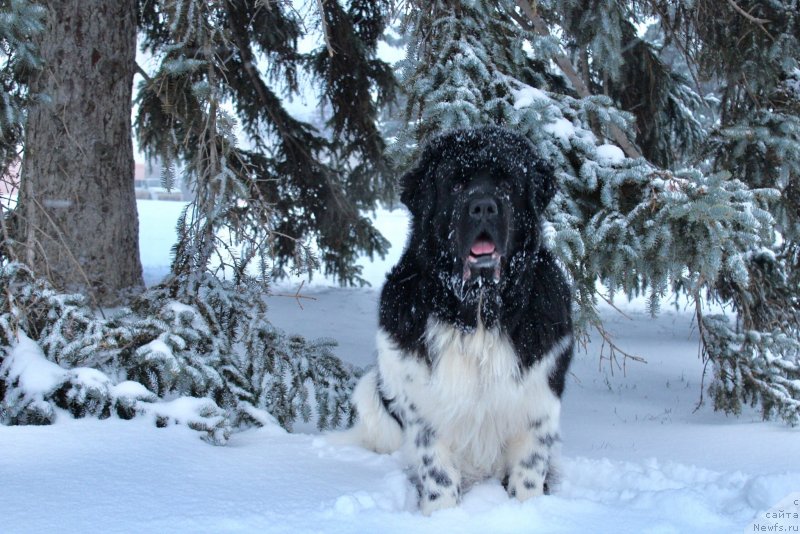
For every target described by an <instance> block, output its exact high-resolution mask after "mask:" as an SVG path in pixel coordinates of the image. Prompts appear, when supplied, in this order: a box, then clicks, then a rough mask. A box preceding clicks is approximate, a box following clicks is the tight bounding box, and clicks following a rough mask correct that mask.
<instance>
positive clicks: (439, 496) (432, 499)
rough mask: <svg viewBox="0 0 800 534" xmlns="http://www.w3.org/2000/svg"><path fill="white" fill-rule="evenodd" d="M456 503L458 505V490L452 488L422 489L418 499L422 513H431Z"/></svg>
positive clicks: (451, 506)
mask: <svg viewBox="0 0 800 534" xmlns="http://www.w3.org/2000/svg"><path fill="white" fill-rule="evenodd" d="M456 505H458V492H457V491H455V490H452V489H447V490H444V491H438V490H437V491H430V492H428V491H423V493H422V495H421V496H420V499H419V509H420V511H421V512H422V513H423V515H431V514H432V513H433V512H435V511H437V510H443V509H445V508H453V507H454V506H456Z"/></svg>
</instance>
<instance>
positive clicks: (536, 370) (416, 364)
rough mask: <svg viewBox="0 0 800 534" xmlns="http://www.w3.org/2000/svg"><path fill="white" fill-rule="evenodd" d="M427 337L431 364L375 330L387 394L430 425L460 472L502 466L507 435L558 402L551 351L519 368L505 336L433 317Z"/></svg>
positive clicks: (491, 471)
mask: <svg viewBox="0 0 800 534" xmlns="http://www.w3.org/2000/svg"><path fill="white" fill-rule="evenodd" d="M381 338H383V339H381ZM426 341H427V346H428V349H429V355H430V359H431V362H432V365H431V366H430V367H428V366H427V365H426V364H424V363H422V362H420V361H419V360H418V359H417V358H416V357H414V356H409V355H405V354H403V353H401V352H400V351H398V350H396V349H393V348H392V344H391V342H390V341H389V340H388V338H387V337H385V335H383V336H382V335H381V334H379V360H378V361H379V365H380V367H381V375H382V377H383V380H384V384H383V388H384V390H385V392H386V394H387V395H389V396H391V397H394V398H395V399H397V400H398V401H399V403H400V405H401V406H405V407H406V409H407V410H409V411H413V412H416V413H418V414H419V416H421V417H422V418H423V419H424V420H425V421H428V422H429V423H430V424H431V425H432V426H433V430H434V431H435V432H436V434H437V436H438V437H439V439H441V440H442V441H443V442H444V443H445V444H446V445H447V446H448V448H449V449H450V450H451V451H452V452H453V453H454V459H455V461H456V462H457V463H458V467H459V469H460V470H462V471H463V472H464V473H466V474H469V475H473V476H475V477H478V478H479V477H484V476H491V475H497V474H498V473H501V472H502V471H503V470H504V469H505V466H504V465H503V452H504V450H505V449H506V448H507V447H508V445H509V443H510V442H511V441H512V440H514V439H515V437H516V436H517V435H519V434H520V433H522V432H525V431H526V430H527V429H528V428H529V425H530V423H531V422H532V421H534V420H536V419H537V418H539V417H541V416H542V415H545V414H546V415H550V414H552V411H553V410H558V399H557V398H556V397H555V396H554V395H553V394H552V393H551V391H550V388H549V386H548V383H547V374H548V371H549V369H550V367H551V363H552V359H550V361H547V359H546V360H545V361H542V362H541V363H540V364H538V365H536V366H534V367H533V368H531V369H528V370H527V371H525V372H524V373H523V371H522V370H521V369H520V364H519V358H518V357H517V354H516V352H515V350H514V347H513V345H512V344H511V342H510V341H509V340H508V338H506V337H505V336H504V335H502V334H501V333H500V332H498V331H495V330H486V329H484V328H478V329H477V330H476V331H475V332H473V333H465V332H462V331H459V330H457V329H455V328H453V327H451V326H449V325H442V324H440V323H436V322H431V323H429V325H428V328H427V331H426ZM412 405H413V410H411V408H412Z"/></svg>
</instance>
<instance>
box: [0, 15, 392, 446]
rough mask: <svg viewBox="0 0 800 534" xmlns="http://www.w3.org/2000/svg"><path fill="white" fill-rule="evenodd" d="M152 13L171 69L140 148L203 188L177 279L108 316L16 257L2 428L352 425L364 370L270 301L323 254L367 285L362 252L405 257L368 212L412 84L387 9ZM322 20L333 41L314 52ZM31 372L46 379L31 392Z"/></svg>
mask: <svg viewBox="0 0 800 534" xmlns="http://www.w3.org/2000/svg"><path fill="white" fill-rule="evenodd" d="M138 7H139V10H138V19H137V22H138V28H139V31H140V32H142V34H143V37H144V45H145V47H146V48H147V50H148V51H149V52H150V53H151V54H152V55H153V56H154V57H156V58H157V59H158V60H159V61H160V65H159V68H158V70H157V71H156V72H155V73H152V74H151V73H148V72H146V71H144V70H143V69H141V68H140V69H139V70H140V73H141V74H142V75H143V77H144V79H145V81H144V83H143V84H142V86H141V88H140V92H139V97H138V102H139V114H138V117H137V121H136V128H137V132H138V135H139V139H140V141H141V146H142V147H143V148H144V149H145V150H146V151H147V153H148V154H149V155H152V156H160V157H161V158H162V159H163V160H164V162H165V166H164V168H165V173H164V181H165V185H167V186H171V185H173V181H174V179H175V176H174V174H175V169H176V168H177V167H178V166H183V168H184V170H185V172H184V175H185V176H184V178H185V179H187V180H188V181H189V182H190V184H191V186H192V188H193V191H194V193H195V200H194V201H193V202H192V203H191V204H190V205H189V206H188V207H187V209H186V210H185V211H184V213H183V214H182V216H181V218H180V220H179V221H178V234H179V241H178V243H177V244H176V246H175V248H174V261H173V264H172V269H171V274H170V275H169V276H168V277H167V278H166V279H165V280H164V281H163V282H162V283H161V284H159V285H158V286H156V287H154V288H151V289H149V290H147V291H146V292H144V293H142V294H141V295H139V296H138V297H136V298H134V299H133V300H132V302H131V308H130V309H128V308H124V309H121V310H119V311H118V313H116V314H115V315H114V316H113V317H109V318H98V317H96V316H95V314H94V313H93V312H92V311H91V309H90V308H89V307H88V306H87V301H86V300H85V298H84V297H82V296H81V295H68V294H63V293H61V292H59V291H58V290H57V289H55V288H53V287H52V286H51V285H50V284H49V283H48V282H47V281H46V280H44V279H42V278H41V277H40V276H38V275H36V274H34V272H33V271H32V270H30V269H29V268H28V267H26V266H24V265H22V264H20V263H17V262H13V261H10V260H13V259H14V258H13V257H4V258H2V263H0V285H2V287H4V288H6V290H5V292H4V293H3V294H2V295H0V422H3V423H6V424H26V423H28V424H29V423H37V424H42V423H49V422H52V421H53V419H54V418H55V417H56V414H57V411H56V410H55V408H56V407H60V408H64V409H67V410H69V412H70V413H72V414H73V415H74V416H76V417H83V416H86V415H91V416H96V417H109V416H112V415H117V416H119V417H123V418H130V417H133V416H135V415H138V414H145V415H152V416H153V417H154V419H155V422H156V424H158V425H159V426H163V425H166V424H170V423H173V422H176V423H182V424H188V425H189V426H191V427H192V428H196V429H198V430H201V431H205V432H207V435H208V439H210V440H211V441H213V442H215V443H218V442H223V441H224V440H225V439H227V436H228V433H229V431H230V428H231V425H250V424H264V423H266V422H268V421H277V422H278V423H280V424H281V425H283V426H284V427H286V428H290V427H291V425H292V423H293V422H294V421H295V420H296V419H298V418H302V419H303V420H306V421H308V420H311V419H313V420H314V421H315V422H316V424H317V426H318V427H319V428H326V427H330V426H334V425H338V424H341V423H343V422H345V421H347V420H349V419H350V418H352V416H353V413H352V412H351V410H350V406H349V402H348V398H349V392H350V390H351V389H352V387H353V385H354V380H355V377H356V376H357V372H356V371H355V370H354V369H353V368H352V367H350V366H348V365H346V364H343V363H342V362H340V361H339V360H338V359H337V358H336V357H335V356H334V355H333V352H332V347H333V346H334V344H333V342H332V341H329V340H320V341H314V342H309V341H306V340H304V339H303V338H301V337H298V336H287V335H284V334H282V333H281V332H279V331H277V330H276V329H275V328H274V327H272V326H271V324H270V323H269V321H268V317H267V306H266V303H265V297H266V293H267V283H268V281H269V279H270V278H271V277H272V276H280V275H281V273H282V271H283V270H284V269H285V268H286V267H293V268H298V269H308V268H309V267H313V266H315V265H316V261H317V258H319V261H320V262H321V264H322V265H323V266H324V268H325V272H326V274H329V275H333V276H335V277H337V278H338V279H339V280H341V281H342V282H345V283H351V284H352V283H359V282H361V279H360V271H359V268H358V267H356V266H354V265H353V263H354V260H355V258H356V256H357V255H359V254H362V253H367V254H370V255H371V254H375V253H377V254H383V253H384V252H385V250H386V246H387V243H386V241H385V239H384V238H383V237H382V236H381V235H380V234H379V233H378V232H377V231H376V230H375V229H374V228H373V227H372V225H371V223H370V221H369V219H368V218H367V217H366V216H365V215H364V211H366V210H370V209H373V208H374V206H375V203H376V201H377V200H378V199H381V198H384V199H389V198H391V194H392V190H391V182H390V181H389V174H388V170H387V166H386V163H385V161H384V160H383V148H384V146H383V140H382V138H381V136H380V133H379V131H378V129H377V126H376V118H377V110H378V107H379V105H381V104H382V103H384V102H385V101H388V100H390V99H391V98H392V94H393V91H394V77H393V75H392V73H391V71H390V70H389V69H388V67H387V66H386V65H385V64H384V63H383V62H381V61H379V60H377V59H376V57H375V49H376V46H377V39H378V37H379V36H380V35H381V33H382V32H383V28H384V24H385V17H386V10H387V8H388V4H386V3H383V2H377V3H376V2H373V1H368V2H365V1H362V0H352V1H350V2H349V3H348V4H347V5H346V6H343V5H342V4H340V3H338V2H321V3H319V11H318V12H316V15H314V14H313V13H314V12H312V14H309V15H308V17H310V18H309V19H307V20H305V21H304V20H301V18H300V15H299V14H298V12H296V11H295V10H294V9H293V8H292V7H291V6H288V5H285V4H283V3H271V2H269V3H265V2H260V1H251V0H225V1H222V2H199V1H194V0H158V1H156V0H142V2H140V4H139V6H138ZM315 16H316V17H318V18H316V20H315V19H314V17H315ZM315 23H316V24H315ZM314 27H317V28H318V29H319V31H320V35H322V36H323V40H322V44H321V46H320V47H319V48H318V49H316V50H313V51H312V52H310V53H301V52H300V51H299V50H298V47H299V40H300V39H301V38H302V37H303V36H304V34H305V32H306V30H307V29H308V28H314ZM130 66H133V63H132V62H131V65H130ZM302 76H311V77H312V78H313V79H314V80H315V81H316V82H317V83H318V86H319V87H320V93H319V95H318V96H319V98H320V101H321V102H322V104H323V105H324V107H325V109H326V110H327V115H326V117H327V122H326V129H325V130H322V131H320V130H317V129H316V128H315V127H314V126H313V125H311V124H309V123H306V122H302V121H300V120H298V119H296V118H294V117H292V115H291V114H290V113H289V112H288V111H287V110H286V108H285V105H284V100H283V98H289V97H292V96H296V95H298V94H299V92H300V87H301V84H300V82H299V79H300V77H302ZM119 112H120V113H124V114H127V110H126V109H125V108H120V111H119ZM237 119H238V121H240V124H241V132H242V135H243V136H245V137H246V143H245V145H246V148H243V147H241V146H239V140H238V139H237V135H236V126H237ZM29 369H39V370H42V371H44V372H45V374H46V377H47V379H46V380H43V381H40V382H38V383H37V387H32V385H31V384H32V382H31V380H30V378H31V375H30V374H29V373H28V372H27V371H26V370H29Z"/></svg>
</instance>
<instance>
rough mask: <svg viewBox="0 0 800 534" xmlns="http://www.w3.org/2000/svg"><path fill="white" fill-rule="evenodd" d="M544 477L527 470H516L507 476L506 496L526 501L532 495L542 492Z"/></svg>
mask: <svg viewBox="0 0 800 534" xmlns="http://www.w3.org/2000/svg"><path fill="white" fill-rule="evenodd" d="M544 482H545V481H544V477H541V476H539V475H538V474H536V473H534V472H531V471H528V472H524V471H517V472H516V473H512V474H511V476H509V477H508V486H507V488H506V489H507V491H508V496H509V497H512V498H515V499H519V500H520V501H527V500H528V499H530V498H532V497H538V496H539V495H542V494H544Z"/></svg>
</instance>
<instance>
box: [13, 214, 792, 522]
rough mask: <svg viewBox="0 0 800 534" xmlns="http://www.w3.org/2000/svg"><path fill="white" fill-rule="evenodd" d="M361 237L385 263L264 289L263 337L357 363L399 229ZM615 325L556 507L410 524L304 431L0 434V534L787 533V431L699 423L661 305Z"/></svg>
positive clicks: (76, 423) (587, 382)
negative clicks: (354, 277) (330, 347)
mask: <svg viewBox="0 0 800 534" xmlns="http://www.w3.org/2000/svg"><path fill="white" fill-rule="evenodd" d="M179 209H180V205H179V204H173V203H166V202H156V201H140V202H139V211H140V218H141V235H140V239H141V244H142V245H141V249H142V260H143V263H144V266H145V278H146V281H147V282H148V283H154V282H156V281H157V280H158V279H159V277H161V276H163V274H164V273H165V272H166V271H167V269H168V265H169V250H170V247H171V245H172V243H173V241H174V231H173V230H172V229H173V228H174V222H175V218H176V217H177V214H178V210H179ZM377 224H378V227H379V228H380V230H381V231H382V232H383V233H384V235H386V236H387V238H389V240H390V241H391V242H392V243H393V245H394V247H393V249H392V251H391V254H390V256H389V257H387V258H386V260H384V261H382V262H376V263H370V262H369V261H365V263H364V265H365V276H366V278H367V279H368V280H370V281H371V282H372V284H373V287H371V288H367V289H341V288H336V287H330V286H329V284H328V283H327V281H326V280H324V279H320V278H315V279H314V280H313V282H312V283H310V284H306V285H305V286H304V288H303V295H304V296H305V297H309V298H303V299H302V300H301V301H300V303H298V301H297V300H295V299H294V298H291V297H290V296H283V295H291V294H294V293H295V291H296V290H297V287H298V285H299V282H297V281H292V282H287V283H283V284H281V285H280V286H278V287H275V288H273V291H274V292H275V293H276V295H275V296H273V297H272V298H271V300H272V308H271V310H272V320H273V321H274V323H275V324H277V325H278V326H280V327H282V328H284V329H285V330H288V331H291V332H299V333H302V334H305V335H307V336H309V337H333V338H336V339H338V340H339V349H338V353H339V355H340V356H341V357H342V358H344V359H346V360H348V361H351V362H353V363H355V364H357V365H362V366H363V365H368V364H369V363H371V362H372V360H373V359H374V348H373V336H374V331H375V327H376V322H377V318H376V306H377V300H378V289H379V287H380V284H381V280H382V278H383V274H384V272H385V271H386V270H387V269H388V267H389V266H390V265H391V264H392V263H393V262H394V261H395V260H396V258H397V257H398V255H399V253H400V248H402V242H403V240H404V239H405V232H406V219H405V216H404V214H403V212H401V211H395V212H380V213H379V217H378V223H377ZM300 304H302V307H301V306H300ZM620 308H621V309H622V310H623V311H624V312H625V316H623V315H622V314H620V313H619V312H617V311H615V310H613V309H612V308H611V307H607V308H604V310H603V315H604V317H605V318H606V325H607V327H608V329H609V330H610V331H611V332H612V333H613V334H614V335H615V339H616V341H617V343H618V344H619V345H620V346H622V347H624V348H625V349H626V350H628V351H630V352H632V353H635V354H639V355H642V356H644V357H645V358H646V359H647V363H645V364H642V363H636V362H628V364H627V366H626V369H625V373H623V372H622V370H621V369H619V368H613V373H612V367H611V366H610V365H609V363H608V362H607V361H603V362H601V359H600V348H601V344H600V343H599V342H598V341H597V340H592V342H591V343H589V344H588V345H587V347H586V349H585V350H581V351H580V352H579V353H578V354H577V356H576V359H575V361H574V364H573V367H572V373H571V375H570V378H569V381H568V384H567V391H566V393H565V399H564V407H563V410H562V414H563V419H562V422H563V425H562V427H563V428H562V435H563V441H564V442H563V458H562V462H561V464H562V465H561V473H562V482H561V485H560V488H559V490H558V492H557V493H556V494H555V495H552V496H545V497H541V498H538V499H535V500H533V501H529V502H525V503H519V502H517V501H515V500H510V499H509V498H508V497H507V496H506V493H505V491H504V490H503V488H502V486H501V485H500V483H499V482H498V481H496V480H490V481H487V482H484V483H482V484H480V485H477V486H475V487H473V488H472V489H471V490H470V491H468V492H467V493H466V495H465V496H464V502H463V504H462V505H461V506H460V507H459V508H456V509H452V510H445V511H442V512H438V513H435V514H434V515H433V516H432V517H430V518H426V517H423V516H422V515H421V514H420V513H419V512H418V511H417V510H416V502H415V501H416V498H415V495H414V493H415V492H414V490H413V489H412V488H411V486H410V485H409V483H408V482H407V479H406V476H405V473H404V471H403V465H402V464H401V463H400V462H399V459H398V458H397V457H395V456H385V455H383V456H382V455H377V454H373V453H371V452H368V451H365V450H360V449H355V448H336V447H334V446H332V445H330V444H328V443H327V442H326V441H325V439H324V438H323V437H322V436H320V435H318V434H316V433H315V432H314V431H313V429H312V428H310V427H309V426H302V425H301V426H300V429H301V432H307V433H297V434H288V433H286V432H284V431H283V430H281V429H280V428H263V429H259V430H250V431H247V432H243V433H239V434H236V435H234V436H233V437H232V438H231V440H230V442H229V444H228V445H227V446H225V447H214V446H211V445H208V444H207V443H205V442H203V441H201V440H200V438H199V434H198V433H197V432H194V431H191V430H189V429H187V428H185V427H170V428H166V429H158V428H156V427H155V426H154V425H153V424H152V422H151V421H147V420H134V421H121V420H118V419H110V420H105V421H98V420H95V419H87V420H72V419H70V418H69V417H66V416H62V417H60V418H59V420H58V422H57V423H56V424H55V425H52V426H47V427H0V533H12V532H13V533H16V532H21V533H22V532H24V533H38V532H104V533H105V532H159V533H160V532H293V533H295V532H321V533H344V532H354V533H366V532H397V533H412V532H413V533H417V532H421V533H424V532H435V533H437V534H443V533H450V532H454V533H460V532H475V533H489V532H492V533H494V532H547V533H550V532H586V533H588V532H592V533H595V532H652V533H673V532H674V533H684V532H703V533H708V532H762V531H763V532H800V519H795V518H796V517H798V516H795V515H793V514H794V513H800V510H798V509H797V506H796V505H795V504H794V503H800V493H798V492H800V429H792V428H788V427H786V426H784V425H782V424H781V423H775V422H763V421H761V420H760V417H759V415H758V413H757V412H756V411H746V412H745V413H744V414H743V415H742V416H741V417H738V418H734V417H726V416H725V415H723V414H719V413H715V412H713V410H712V409H711V406H709V403H708V402H706V403H705V405H703V406H701V407H699V408H697V404H698V400H699V399H700V393H701V388H700V378H701V375H702V362H701V361H700V360H699V358H698V345H697V336H696V332H694V331H693V329H692V320H691V319H692V316H691V313H690V312H689V311H684V310H682V309H679V310H675V309H674V308H673V309H668V307H667V306H665V311H664V312H663V313H662V314H661V315H660V316H659V317H658V318H656V319H652V318H650V317H649V315H647V314H646V313H645V312H644V306H643V305H642V304H641V303H636V302H634V303H630V304H621V305H620ZM626 316H627V317H626ZM601 363H602V364H601ZM787 498H788V500H786V499H787ZM774 506H777V508H774V510H775V511H773V512H769V511H768V510H770V509H771V508H773V507H774ZM753 521H756V524H754V523H753ZM761 527H763V528H761Z"/></svg>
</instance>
